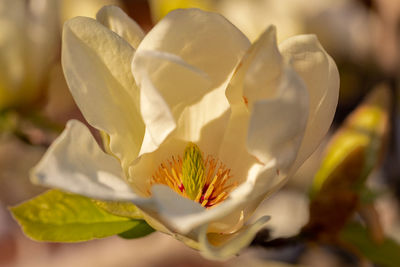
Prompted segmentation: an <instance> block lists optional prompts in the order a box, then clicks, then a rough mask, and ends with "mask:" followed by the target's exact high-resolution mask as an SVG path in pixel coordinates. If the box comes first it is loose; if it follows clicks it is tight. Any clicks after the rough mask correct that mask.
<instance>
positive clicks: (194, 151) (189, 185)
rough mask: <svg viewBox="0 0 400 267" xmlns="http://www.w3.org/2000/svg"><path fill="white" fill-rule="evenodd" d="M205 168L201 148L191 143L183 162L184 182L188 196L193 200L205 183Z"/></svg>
mask: <svg viewBox="0 0 400 267" xmlns="http://www.w3.org/2000/svg"><path fill="white" fill-rule="evenodd" d="M204 171H205V166H204V161H203V156H202V154H201V150H200V148H199V147H198V146H197V145H196V144H194V143H189V144H188V145H187V147H186V149H185V152H184V155H183V162H182V182H183V186H184V187H185V190H186V194H187V195H188V196H189V197H190V198H191V199H192V200H194V199H196V197H197V195H198V194H199V192H200V191H201V190H202V189H203V186H204V183H205V176H204Z"/></svg>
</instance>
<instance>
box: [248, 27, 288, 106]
mask: <svg viewBox="0 0 400 267" xmlns="http://www.w3.org/2000/svg"><path fill="white" fill-rule="evenodd" d="M242 64H243V66H242V69H245V72H246V73H245V77H244V81H243V96H244V97H246V98H247V101H248V106H249V107H251V106H252V104H253V103H254V101H257V100H258V99H266V98H271V97H273V96H274V95H275V94H276V92H277V91H278V87H279V81H280V78H281V73H282V71H283V59H282V56H281V54H280V52H279V50H278V45H277V42H276V29H275V27H274V26H270V27H268V28H267V30H265V32H264V33H263V34H262V35H261V36H260V38H259V39H258V40H257V41H256V42H255V43H254V44H253V45H252V47H251V48H250V49H249V52H248V53H247V54H246V56H245V58H244V59H243V61H242Z"/></svg>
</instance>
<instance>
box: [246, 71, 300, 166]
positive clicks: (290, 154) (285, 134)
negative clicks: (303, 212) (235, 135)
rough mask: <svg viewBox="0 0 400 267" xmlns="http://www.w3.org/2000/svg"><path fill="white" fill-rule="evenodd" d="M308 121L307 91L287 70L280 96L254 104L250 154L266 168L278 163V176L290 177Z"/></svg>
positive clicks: (295, 75) (298, 79)
mask: <svg viewBox="0 0 400 267" xmlns="http://www.w3.org/2000/svg"><path fill="white" fill-rule="evenodd" d="M307 118H308V93H307V89H306V87H305V85H304V83H303V81H302V80H301V79H300V78H299V77H298V76H297V74H296V73H295V72H294V70H293V69H292V68H291V67H290V66H287V67H286V69H285V78H284V79H283V80H282V82H281V84H280V88H279V93H278V96H277V97H275V98H272V99H265V100H264V99H263V100H259V101H257V102H255V103H254V106H253V110H252V112H251V115H250V121H249V128H248V134H247V147H248V149H249V152H250V153H251V154H252V155H254V156H256V157H257V158H258V159H259V160H260V161H261V162H263V163H264V164H267V163H268V162H270V161H274V162H275V164H276V168H277V172H283V173H287V172H288V169H289V168H290V167H291V165H292V164H293V162H294V161H295V159H296V155H297V151H298V149H299V146H300V144H301V141H302V138H303V134H304V131H305V129H306V124H307Z"/></svg>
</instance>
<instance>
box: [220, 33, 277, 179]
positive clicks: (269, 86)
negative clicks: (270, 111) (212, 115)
mask: <svg viewBox="0 0 400 267" xmlns="http://www.w3.org/2000/svg"><path fill="white" fill-rule="evenodd" d="M283 66H284V64H283V60H282V56H281V55H280V52H279V50H278V47H277V43H276V30H275V27H273V26H271V27H269V28H268V29H267V30H266V31H265V32H264V33H263V34H262V35H261V36H260V38H259V39H258V40H257V41H256V42H255V43H254V44H253V45H252V46H251V47H250V49H249V50H248V51H247V53H246V55H245V56H244V57H243V59H242V61H241V62H240V64H239V66H238V67H237V69H236V71H235V74H234V76H233V78H232V80H231V82H230V84H229V87H228V89H227V92H226V95H227V97H228V99H229V102H230V104H231V109H232V114H231V117H230V121H229V124H228V128H227V130H226V132H225V136H224V139H223V143H222V145H221V148H220V153H219V157H220V159H221V160H222V161H223V162H224V163H225V164H227V166H229V167H230V168H231V169H232V173H233V175H234V177H233V179H235V180H236V181H237V182H239V183H240V182H243V180H245V179H246V177H247V172H248V170H249V168H250V167H251V166H252V165H253V164H255V163H257V160H256V159H255V157H254V156H253V155H250V154H249V152H248V147H247V143H246V140H247V135H248V133H247V132H248V126H249V119H250V118H249V117H250V112H249V110H251V109H252V106H253V104H254V102H255V101H257V100H259V99H268V98H271V97H273V96H274V95H275V94H276V92H277V91H278V89H279V83H280V82H281V76H282V70H283ZM239 155H240V156H239Z"/></svg>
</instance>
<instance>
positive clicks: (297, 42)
mask: <svg viewBox="0 0 400 267" xmlns="http://www.w3.org/2000/svg"><path fill="white" fill-rule="evenodd" d="M279 49H280V50H281V53H282V55H283V56H284V57H285V58H286V59H289V60H290V61H291V62H292V64H293V67H294V69H295V70H296V72H297V73H298V74H299V75H300V76H301V77H302V79H303V80H304V82H305V84H306V86H307V90H308V93H309V95H310V110H309V118H308V123H307V130H306V133H305V135H304V138H303V141H302V144H301V148H300V151H299V155H298V156H297V159H296V163H295V165H294V167H293V171H295V170H296V169H297V168H298V167H299V166H300V165H301V164H302V163H303V162H304V160H306V159H307V158H308V157H309V156H310V155H311V153H312V152H313V151H314V150H315V149H316V148H317V146H318V145H319V143H320V142H321V140H322V138H323V137H324V136H325V134H326V132H327V131H328V129H329V127H330V125H331V123H332V120H333V116H334V114H335V110H336V105H337V101H338V95H339V73H338V70H337V67H336V64H335V62H334V61H333V59H332V58H331V57H330V56H329V55H328V54H327V53H326V52H325V50H324V49H323V48H322V46H321V44H320V43H319V42H318V40H317V38H316V37H315V36H314V35H299V36H295V37H292V38H290V39H288V40H286V41H285V42H283V43H282V44H280V46H279Z"/></svg>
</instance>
